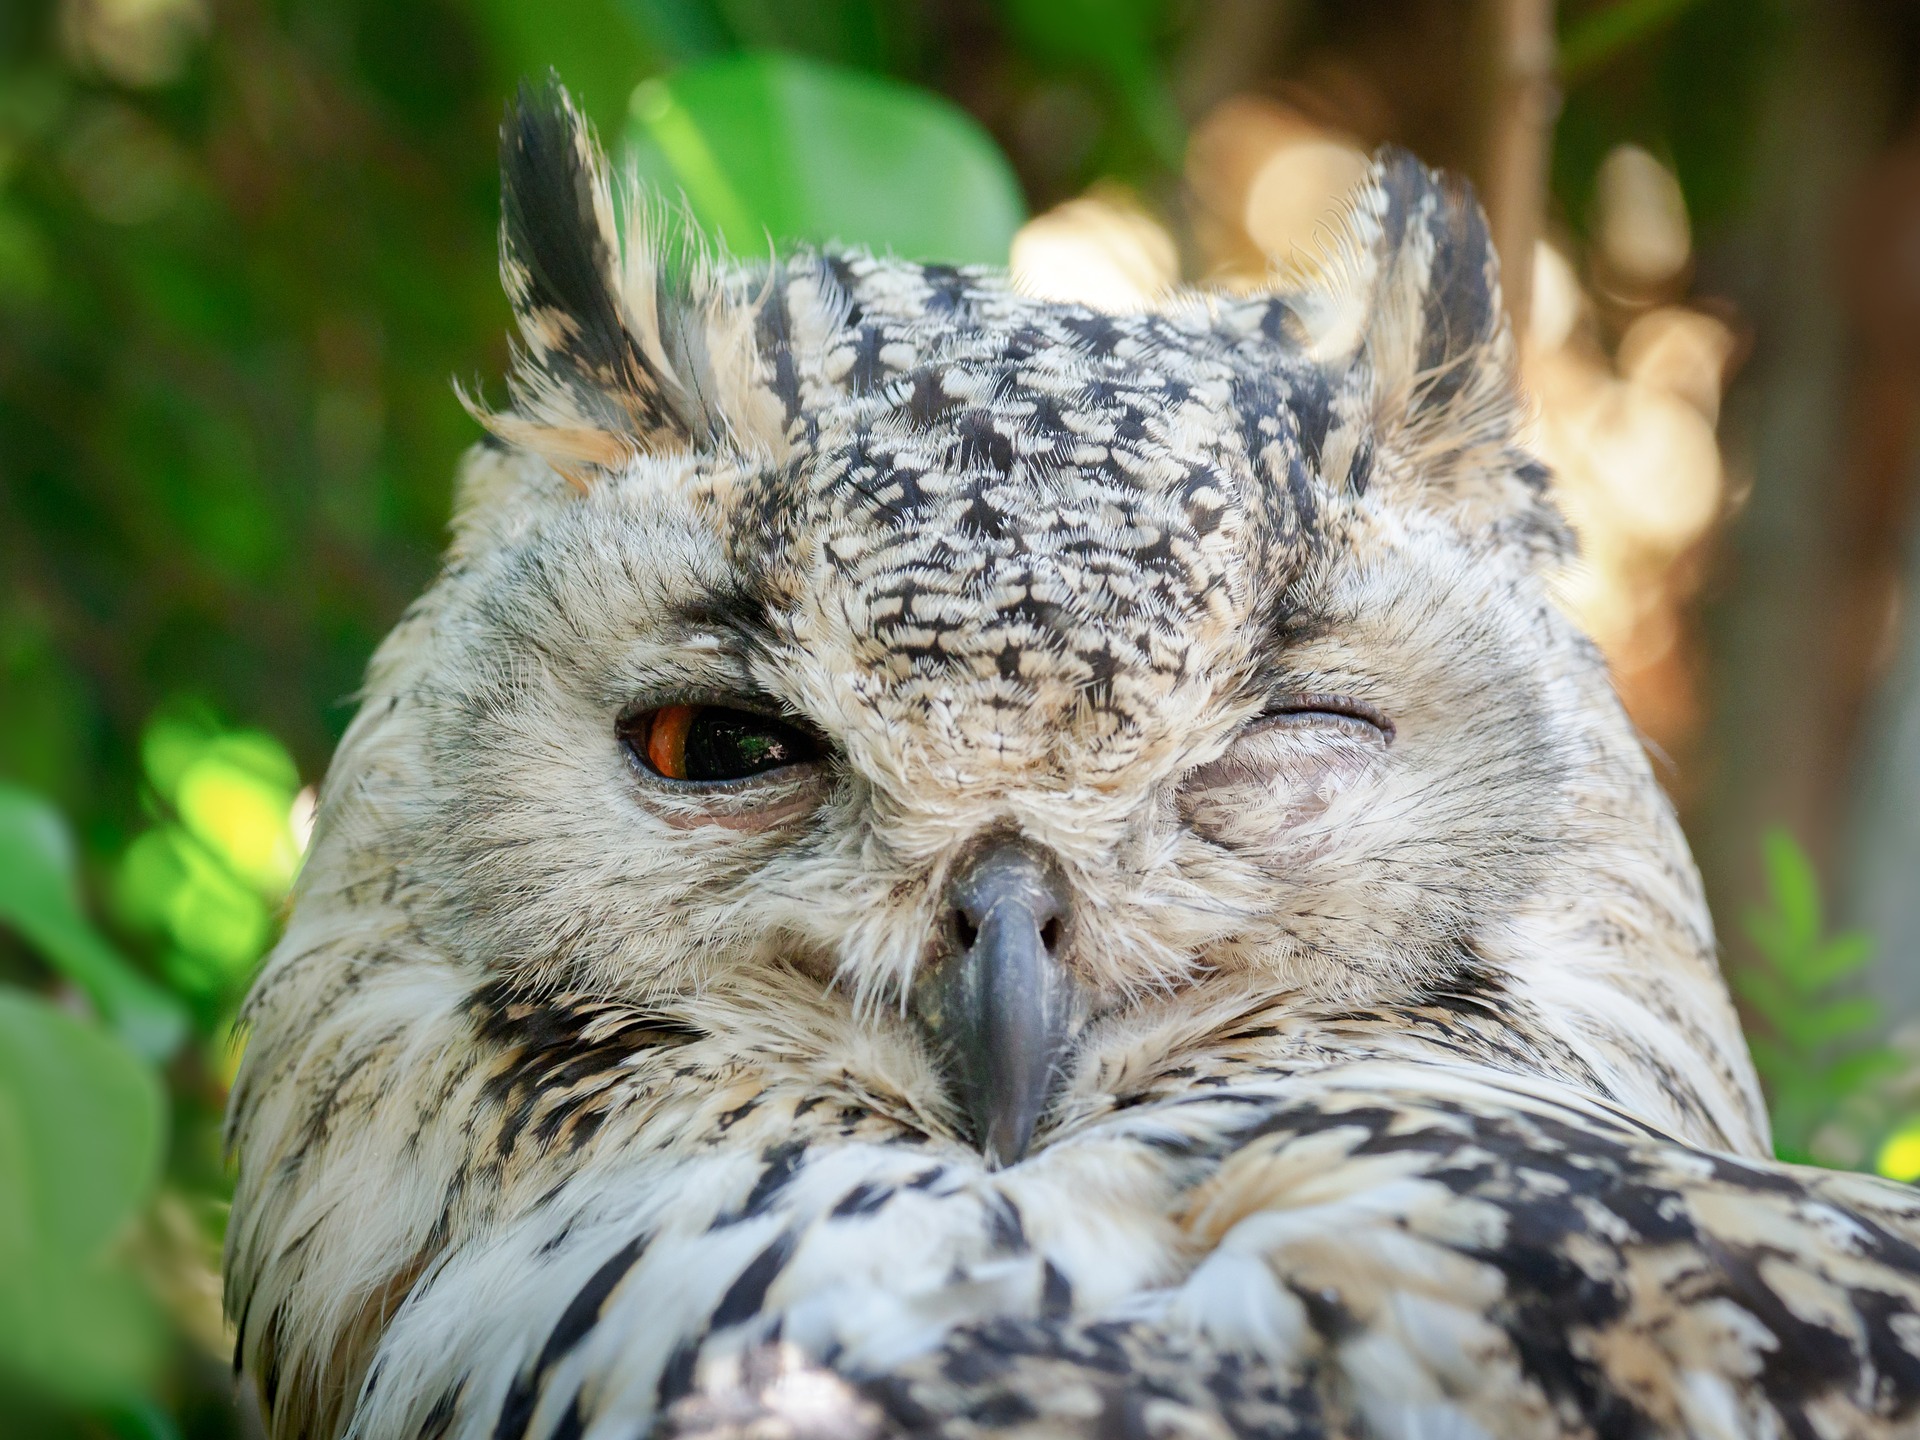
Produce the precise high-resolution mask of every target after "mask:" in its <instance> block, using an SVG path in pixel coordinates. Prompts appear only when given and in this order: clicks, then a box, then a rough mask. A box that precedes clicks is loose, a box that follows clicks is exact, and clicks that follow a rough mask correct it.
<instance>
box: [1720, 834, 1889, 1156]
mask: <svg viewBox="0 0 1920 1440" xmlns="http://www.w3.org/2000/svg"><path fill="white" fill-rule="evenodd" d="M1762 855H1763V858H1764V861H1765V865H1766V874H1767V904H1766V905H1765V906H1764V907H1758V908H1755V909H1753V910H1752V911H1750V912H1749V913H1748V915H1747V916H1746V930H1747V935H1748V937H1749V938H1750V939H1751V940H1752V941H1753V943H1754V947H1755V949H1756V950H1758V952H1759V954H1760V956H1761V958H1762V961H1763V964H1762V965H1761V966H1758V967H1754V968H1749V969H1743V970H1740V971H1737V972H1735V974H1734V975H1733V977H1732V979H1733V987H1734V992H1735V994H1737V995H1738V996H1739V998H1740V999H1741V1000H1742V1001H1744V1002H1745V1003H1746V1005H1747V1006H1748V1007H1749V1009H1751V1010H1752V1012H1753V1013H1754V1014H1755V1015H1756V1016H1757V1017H1758V1018H1759V1020H1760V1026H1759V1027H1758V1028H1751V1029H1750V1030H1749V1034H1748V1037H1747V1042H1748V1046H1749V1048H1750V1049H1751V1050H1752V1052H1753V1063H1754V1068H1755V1069H1757V1070H1758V1071H1759V1072H1760V1078H1761V1081H1762V1082H1763V1083H1764V1084H1765V1086H1766V1088H1767V1099H1768V1108H1769V1109H1770V1110H1771V1111H1772V1113H1773V1143H1774V1149H1775V1151H1776V1152H1777V1153H1778V1154H1779V1156H1780V1158H1781V1159H1782V1160H1792V1161H1795V1162H1798V1163H1801V1164H1829V1165H1832V1164H1847V1163H1852V1164H1855V1165H1857V1164H1859V1163H1860V1162H1861V1161H1862V1160H1863V1159H1864V1158H1865V1155H1866V1154H1867V1153H1868V1149H1869V1143H1868V1142H1869V1141H1870V1140H1877V1139H1878V1138H1879V1136H1878V1135H1874V1134H1869V1135H1868V1136H1866V1137H1858V1132H1860V1131H1862V1130H1865V1131H1868V1132H1884V1131H1885V1129H1886V1128H1887V1125H1888V1117H1887V1116H1886V1115H1885V1114H1884V1113H1883V1110H1884V1104H1883V1103H1882V1102H1883V1098H1884V1097H1883V1096H1882V1094H1881V1092H1880V1085H1881V1082H1883V1081H1885V1080H1887V1079H1889V1078H1891V1077H1892V1076H1894V1075H1896V1074H1898V1073H1900V1071H1901V1070H1902V1069H1903V1068H1905V1062H1903V1059H1902V1056H1901V1055H1900V1053H1899V1052H1898V1051H1896V1050H1894V1049H1892V1048H1890V1047H1889V1046H1887V1045H1884V1044H1881V1043H1878V1042H1879V1040H1880V1038H1881V1034H1882V1031H1883V1030H1884V1025H1883V1023H1882V1017H1881V1015H1880V1007H1879V1005H1878V1004H1877V1003H1876V1002H1875V1001H1874V1000H1873V999H1872V998H1870V997H1869V996H1867V995H1864V994H1862V993H1860V990H1859V980H1860V972H1861V971H1862V970H1864V969H1865V968H1866V967H1867V966H1868V965H1869V964H1871V963H1872V961H1873V940H1872V938H1871V937H1870V936H1867V935H1863V934H1861V933H1859V932H1858V931H1845V932H1842V933H1840V934H1837V935H1829V934H1827V933H1826V930H1827V922H1826V917H1825V914H1824V907H1823V905H1822V902H1821V897H1820V882H1819V879H1818V877H1817V876H1816V875H1815V874H1814V870H1813V864H1812V862H1811V861H1809V860H1808V859H1807V856H1806V852H1805V851H1803V850H1802V849H1801V848H1800V847H1799V845H1797V844H1796V843H1794V840H1793V837H1792V836H1790V835H1788V834H1787V833H1786V832H1785V831H1784V830H1774V831H1772V832H1770V833H1769V834H1768V835H1767V836H1766V838H1765V840H1764V842H1763V845H1762ZM1836 1127H1837V1128H1836ZM1848 1132H1855V1133H1854V1134H1849V1133H1848ZM1850 1142H1851V1143H1850ZM1916 1172H1917V1173H1920V1167H1916ZM1901 1178H1903V1179H1906V1178H1912V1177H1910V1176H1903V1177H1901Z"/></svg>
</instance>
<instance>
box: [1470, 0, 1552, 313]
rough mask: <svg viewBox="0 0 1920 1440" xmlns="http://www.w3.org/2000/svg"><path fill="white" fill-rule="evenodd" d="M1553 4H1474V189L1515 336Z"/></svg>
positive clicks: (1534, 201)
mask: <svg viewBox="0 0 1920 1440" xmlns="http://www.w3.org/2000/svg"><path fill="white" fill-rule="evenodd" d="M1553 13H1554V3H1553V0H1481V15H1480V33H1481V37H1482V40H1481V44H1482V50H1481V54H1482V57H1483V58H1482V62H1481V70H1482V75H1481V89H1482V100H1481V112H1482V113H1481V125H1482V130H1481V144H1480V155H1479V157H1478V164H1477V166H1476V168H1477V170H1478V171H1479V179H1480V189H1481V193H1482V195H1483V196H1484V197H1485V200H1486V206H1487V216H1488V220H1489V222H1490V223H1491V225H1492V228H1493V244H1494V248H1495V249H1496V250H1498V251H1499V252H1500V276H1501V286H1502V289H1503V290H1504V291H1505V294H1506V300H1507V313H1508V314H1509V315H1510V316H1512V318H1513V327H1514V330H1515V332H1516V333H1519V334H1524V333H1525V332H1526V325H1527V312H1528V309H1529V304H1530V301H1531V299H1532V295H1533V245H1534V241H1535V240H1536V239H1537V238H1538V237H1539V234H1540V225H1541V221H1542V218H1543V215H1544V212H1545V209H1546V202H1547V166H1548V161H1549V159H1550V158H1551V154H1552V148H1553V120H1554V115H1555V113H1556V111H1557V110H1558V109H1559V103H1560V102H1559V97H1558V94H1557V93H1556V91H1555V88H1554V26H1553Z"/></svg>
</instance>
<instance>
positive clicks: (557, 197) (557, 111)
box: [500, 75, 632, 368]
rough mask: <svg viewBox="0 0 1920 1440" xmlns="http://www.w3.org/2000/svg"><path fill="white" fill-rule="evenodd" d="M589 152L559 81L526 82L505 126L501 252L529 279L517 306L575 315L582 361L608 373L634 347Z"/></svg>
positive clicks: (517, 296)
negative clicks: (619, 302) (623, 313)
mask: <svg viewBox="0 0 1920 1440" xmlns="http://www.w3.org/2000/svg"><path fill="white" fill-rule="evenodd" d="M592 145H593V142H592V139H591V138H590V136H589V135H588V134H587V133H586V129H585V122H584V121H582V120H581V118H580V117H579V115H578V114H577V113H576V112H575V110H574V108H573V104H572V102H571V100H570V99H569V98H568V96H567V92H566V91H565V90H564V89H563V88H562V87H561V85H560V82H559V80H558V79H557V78H555V77H553V76H551V75H549V76H548V78H547V80H546V82H545V83H544V84H542V85H540V86H538V87H535V86H534V85H533V84H532V83H530V82H528V81H525V80H522V81H521V82H520V89H519V93H518V94H517V95H516V96H515V98H514V103H513V105H512V107H511V108H510V109H509V110H508V112H507V118H506V123H505V124H503V125H502V126H501V127H500V245H501V252H502V260H503V262H506V263H510V264H513V265H517V266H519V267H520V268H521V269H522V270H523V271H524V274H525V279H524V281H523V282H522V285H521V287H519V293H516V294H515V295H514V297H513V299H514V304H515V306H516V307H517V308H520V309H522V310H550V311H556V312H558V313H559V314H562V315H566V316H569V317H570V318H571V319H572V320H573V322H574V324H575V327H576V334H575V337H574V346H575V351H576V354H577V355H578V357H579V358H580V359H581V360H583V361H585V362H587V363H589V364H590V365H593V366H595V367H598V368H611V367H615V366H618V365H620V364H622V363H624V362H625V361H626V359H627V357H628V355H629V353H630V351H631V348H632V347H631V342H630V340H629V338H628V336H627V333H626V327H625V325H624V324H623V323H622V321H621V318H620V311H619V307H618V305H617V303H616V302H615V300H614V295H613V291H612V288H611V287H612V285H613V284H614V256H613V251H612V243H611V237H609V236H608V235H606V234H605V233H604V231H603V229H602V225H603V220H602V217H601V215H600V214H599V207H598V204H597V203H596V201H597V198H598V197H597V194H596V192H597V191H598V190H599V188H600V187H601V185H602V181H601V179H600V177H599V176H598V175H597V174H596V173H595V170H596V157H595V154H594V151H593V148H592ZM510 283H511V282H510Z"/></svg>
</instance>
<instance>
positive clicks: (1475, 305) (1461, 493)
mask: <svg viewBox="0 0 1920 1440" xmlns="http://www.w3.org/2000/svg"><path fill="white" fill-rule="evenodd" d="M1273 303H1275V304H1277V305H1279V306H1280V307H1282V308H1283V309H1284V310H1285V311H1286V312H1287V313H1286V317H1285V321H1284V325H1283V329H1284V330H1285V331H1286V332H1288V333H1290V334H1291V336H1292V337H1293V339H1294V340H1295V341H1296V343H1298V344H1300V345H1301V346H1302V348H1304V349H1305V350H1306V352H1307V353H1308V354H1309V355H1310V356H1312V357H1313V358H1314V359H1315V360H1317V361H1318V362H1319V363H1320V364H1321V365H1323V366H1325V367H1326V369H1327V370H1328V372H1329V374H1330V377H1331V378H1333V379H1334V381H1335V386H1336V389H1337V390H1338V391H1340V392H1342V393H1343V394H1344V396H1345V397H1346V400H1347V403H1346V405H1345V406H1343V407H1342V409H1343V410H1344V411H1345V413H1346V415H1347V416H1348V417H1350V419H1351V422H1352V423H1351V425H1350V426H1349V427H1348V429H1349V433H1348V434H1347V435H1344V436H1341V435H1333V436H1330V437H1329V453H1328V454H1327V456H1326V457H1325V458H1326V461H1327V462H1329V463H1328V464H1327V465H1326V466H1325V468H1326V469H1327V470H1328V471H1329V478H1331V479H1334V480H1335V481H1336V482H1338V481H1340V480H1342V479H1346V480H1349V481H1350V482H1351V483H1353V484H1354V485H1355V486H1356V487H1364V486H1366V485H1369V484H1372V485H1381V486H1391V487H1396V488H1398V489H1400V490H1402V491H1403V492H1404V493H1405V494H1406V495H1407V497H1408V498H1409V499H1410V500H1413V501H1415V502H1416V503H1420V504H1423V505H1425V506H1428V507H1429V508H1437V509H1441V510H1445V511H1448V512H1450V513H1452V514H1453V515H1454V516H1455V518H1456V519H1457V520H1459V522H1460V523H1461V524H1462V525H1463V526H1465V527H1468V528H1472V529H1474V530H1476V531H1490V532H1491V533H1493V534H1495V535H1499V536H1504V537H1508V538H1513V537H1516V536H1520V537H1523V538H1524V540H1525V543H1526V547H1527V548H1528V549H1529V550H1534V551H1543V550H1544V551H1548V552H1552V553H1555V554H1558V553H1560V552H1562V551H1563V550H1564V549H1565V548H1566V544H1567V542H1566V538H1565V535H1564V527H1563V525H1562V523H1561V521H1560V519H1559V517H1558V515H1557V514H1556V513H1555V512H1554V511H1553V509H1552V506H1551V505H1550V504H1549V503H1548V502H1547V500H1546V496H1545V490H1546V479H1547V476H1546V471H1545V470H1544V468H1543V467H1541V466H1540V465H1539V464H1538V463H1536V462H1535V461H1534V460H1533V459H1532V457H1531V456H1529V455H1528V454H1527V453H1526V451H1525V450H1524V449H1523V447H1522V446H1521V444H1520V441H1519V434H1520V430H1521V426H1522V421H1523V419H1524V416H1525V413H1526V412H1525V404H1524V401H1523V399H1522V397H1521V392H1520V386H1519V380H1518V376H1517V374H1516V367H1515V352H1514V343H1513V334H1512V330H1511V328H1510V327H1509V325H1508V323H1507V316H1506V310H1505V307H1504V305H1503V303H1502V300H1501V294H1500V262H1499V259H1498V256H1497V255H1496V254H1495V251H1494V248H1493V240H1492V236H1491V235H1490V233H1489V232H1488V228H1487V220H1486V216H1485V214H1484V213H1483V212H1482V211H1481V209H1480V204H1479V201H1478V200H1477V199H1476V198H1475V196H1474V193H1473V187H1472V186H1471V185H1469V184H1468V183H1467V182H1466V181H1464V180H1461V179H1458V178H1456V177H1453V176H1449V175H1444V174H1441V173H1439V172H1437V171H1433V170H1429V169H1428V168H1427V167H1426V166H1425V165H1422V164H1421V163H1420V162H1419V161H1418V160H1416V159H1415V158H1414V157H1413V156H1411V155H1409V154H1407V153H1406V152H1405V151H1403V150H1398V149H1394V148H1391V147H1389V148H1386V149H1383V150H1381V151H1380V152H1379V153H1378V154H1376V155H1375V157H1374V161H1373V165H1372V167H1371V169H1370V171H1369V172H1368V175H1367V178H1366V180H1365V181H1364V182H1363V183H1362V184H1361V185H1360V187H1359V188H1358V189H1357V190H1356V191H1355V192H1354V194H1353V196H1352V197H1351V198H1350V199H1349V201H1348V202H1347V207H1346V210H1345V213H1344V214H1343V215H1342V217H1341V218H1340V220H1339V221H1338V222H1337V224H1336V226H1335V231H1334V236H1333V241H1332V244H1331V245H1330V246H1329V247H1328V253H1326V254H1325V255H1324V256H1323V257H1321V263H1320V264H1319V265H1318V266H1316V267H1314V268H1313V270H1312V271H1311V272H1309V273H1307V274H1305V275H1302V276H1297V277H1296V278H1295V280H1294V283H1293V284H1292V285H1291V286H1285V287H1283V290H1282V293H1281V295H1280V296H1279V297H1277V299H1276V300H1275V301H1274V302H1273Z"/></svg>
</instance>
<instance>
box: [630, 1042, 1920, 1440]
mask: <svg viewBox="0 0 1920 1440" xmlns="http://www.w3.org/2000/svg"><path fill="white" fill-rule="evenodd" d="M1236 1129H1237V1133H1234V1132H1226V1133H1224V1134H1223V1137H1222V1143H1223V1144H1225V1145H1227V1146H1229V1147H1230V1149H1229V1150H1228V1153H1227V1154H1226V1155H1225V1157H1224V1159H1223V1160H1222V1162H1221V1163H1220V1165H1219V1166H1218V1168H1217V1169H1215V1170H1214V1171H1213V1172H1212V1174H1211V1176H1210V1177H1209V1178H1208V1179H1206V1180H1204V1181H1203V1182H1202V1183H1201V1184H1200V1185H1199V1186H1198V1187H1196V1188H1195V1189H1194V1190H1193V1191H1192V1192H1191V1194H1190V1197H1189V1202H1188V1204H1187V1206H1186V1207H1185V1211H1184V1213H1183V1215H1182V1216H1181V1223H1182V1226H1183V1228H1184V1230H1185V1233H1186V1235H1187V1237H1188V1239H1189V1240H1190V1242H1191V1243H1192V1245H1193V1247H1194V1251H1195V1253H1196V1254H1197V1255H1198V1256H1199V1257H1200V1258H1199V1259H1198V1261H1197V1263H1196V1264H1195V1266H1194V1268H1193V1269H1192V1270H1191V1272H1190V1273H1189V1275H1188V1277H1187V1278H1186V1279H1185V1280H1184V1281H1183V1282H1182V1283H1181V1284H1179V1285H1178V1286H1177V1287H1174V1288H1171V1289H1169V1290H1167V1291H1165V1292H1161V1293H1156V1294H1154V1295H1151V1296H1148V1297H1143V1298H1142V1300H1141V1301H1140V1302H1139V1304H1138V1305H1136V1306H1134V1307H1132V1308H1131V1309H1130V1310H1129V1311H1128V1312H1127V1313H1117V1314H1111V1315H1107V1316H1104V1317H1086V1316H1076V1317H1068V1316H1060V1317H1057V1318H1046V1317H1040V1318H1032V1317H1028V1318H1022V1319H1018V1320H1014V1319H1008V1320H989V1321H985V1322H977V1323H973V1324H969V1325H967V1326H964V1327H962V1328H960V1329H957V1330H955V1331H953V1332H952V1333H951V1334H949V1335H948V1336H947V1337H946V1339H945V1341H944V1342H943V1344H942V1345H941V1346H940V1347H939V1348H938V1349H937V1350H935V1351H933V1352H931V1353H927V1354H924V1355H921V1356H919V1357H917V1358H915V1359H914V1360H912V1361H910V1362H909V1363H907V1364H905V1365H903V1366H901V1367H900V1368H898V1369H896V1370H894V1371H892V1372H890V1373H888V1374H885V1375H881V1376H871V1375H868V1376H845V1377H843V1376H840V1375H836V1374H834V1373H832V1371H831V1370H830V1369H829V1368H827V1367H823V1366H819V1365H814V1364H810V1363H809V1362H806V1361H804V1360H801V1359H800V1358H799V1357H798V1356H797V1355H796V1354H794V1353H793V1352H791V1351H790V1350H788V1351H782V1350H781V1349H780V1348H779V1347H777V1346H776V1347H771V1348H769V1349H766V1350H763V1351H762V1352H759V1353H758V1354H756V1355H750V1356H747V1357H745V1358H744V1359H736V1360H735V1361H733V1362H730V1363H729V1364H728V1365H727V1366H725V1367H721V1369H720V1370H718V1371H716V1372H715V1373H712V1374H708V1375H706V1376H704V1377H703V1380H702V1383H701V1385H700V1386H699V1387H698V1388H697V1389H696V1390H695V1391H694V1392H693V1393H692V1394H690V1395H687V1396H685V1397H683V1398H682V1399H681V1400H680V1401H679V1402H678V1403H677V1404H676V1405H675V1406H674V1407H673V1408H672V1409H671V1410H669V1412H668V1413H667V1414H666V1415H665V1416H664V1417H663V1421H662V1431H663V1432H664V1433H666V1434H670V1435H673V1436H676V1437H694V1436H698V1437H701V1440H720V1437H723V1436H724V1437H740V1440H745V1437H747V1436H775V1435H780V1436H791V1437H794V1440H811V1437H814V1436H819V1437H822V1440H824V1437H826V1436H829V1435H836V1436H837V1435H846V1436H849V1437H855V1440H878V1437H881V1436H896V1435H897V1436H942V1437H948V1436H951V1437H960V1436H981V1437H984V1436H1006V1437H1015V1436H1020V1437H1040V1436H1048V1437H1067V1436H1087V1437H1095V1436H1099V1437H1109V1436H1125V1437H1141V1440H1145V1437H1169V1436H1180V1437H1188V1436H1191V1437H1203V1436H1204V1437H1229V1436H1254V1435H1258V1436H1272V1437H1300V1440H1306V1437H1330V1436H1345V1435H1366V1436H1380V1437H1408V1440H1412V1437H1422V1440H1426V1437H1437V1436H1443V1437H1455V1436H1462V1437H1464V1436H1488V1437H1503V1440H1504V1437H1529V1440H1531V1437H1546V1436H1593V1435H1636V1436H1637V1435H1649V1436H1653V1435H1657V1436H1690V1437H1692V1436H1699V1437H1707V1436H1712V1437H1727V1440H1733V1437H1746V1436H1772V1435H1782V1436H1785V1435H1793V1436H1803V1435H1804V1436H1823V1437H1824V1436H1860V1437H1871V1436H1895V1435H1913V1434H1920V1248H1916V1240H1917V1239H1920V1193H1917V1192H1915V1191H1914V1190H1912V1189H1910V1188H1909V1187H1906V1186H1901V1185H1896V1184H1893V1183H1892V1182H1887V1181H1881V1180H1877V1179H1874V1178H1872V1177H1865V1176H1856V1175H1843V1174H1837V1173H1833V1172H1827V1171H1819V1170H1812V1169H1805V1168H1800V1167H1794V1166H1786V1165H1775V1164H1765V1163H1757V1162H1753V1161H1749V1160H1743V1159H1736V1158H1733V1157H1730V1156H1727V1155H1722V1154H1716V1153H1710V1152H1706V1151H1702V1150H1698V1149H1694V1148H1691V1147H1689V1146H1686V1145H1682V1144H1680V1143H1678V1142H1676V1141H1674V1140H1672V1139H1670V1138H1668V1137H1666V1136H1664V1135H1661V1134H1659V1133H1658V1132H1655V1131H1653V1130H1650V1129H1648V1128H1646V1127H1644V1126H1641V1125H1639V1124H1637V1123H1636V1122H1634V1121H1633V1120H1631V1119H1629V1118H1627V1117H1624V1116H1621V1115H1618V1114H1615V1113H1611V1112H1609V1111H1607V1110H1605V1109H1604V1108H1602V1107H1598V1106H1593V1105H1588V1104H1585V1103H1568V1104H1559V1103H1554V1102H1547V1101H1542V1100H1541V1099H1540V1098H1539V1097H1538V1096H1537V1095H1532V1094H1529V1093H1526V1092H1522V1091H1518V1090H1513V1091H1508V1090H1505V1089H1504V1088H1503V1087H1501V1086H1499V1085H1495V1084H1488V1083H1486V1082H1484V1081H1481V1080H1464V1079H1463V1080H1462V1081H1461V1082H1460V1083H1459V1084H1458V1085H1456V1086H1447V1085H1442V1086H1441V1087H1440V1088H1439V1093H1436V1092H1435V1088H1434V1086H1433V1084H1432V1083H1431V1080H1430V1079H1429V1080H1427V1081H1425V1082H1423V1083H1422V1086H1421V1088H1420V1090H1418V1091H1414V1090H1409V1089H1402V1088H1397V1087H1394V1086H1391V1085H1386V1086H1382V1085H1378V1084H1375V1083H1371V1082H1370V1081H1368V1080H1367V1079H1366V1077H1364V1076H1359V1075H1332V1076H1325V1077H1301V1078H1297V1079H1296V1080H1295V1081H1293V1082H1291V1083H1290V1084H1289V1085H1288V1086H1287V1087H1286V1088H1285V1090H1284V1091H1283V1092H1277V1093H1276V1095H1275V1096H1274V1098H1273V1100H1272V1103H1271V1104H1269V1105H1268V1106H1266V1107H1264V1108H1262V1109H1260V1110H1259V1111H1258V1113H1257V1114H1255V1115H1252V1116H1248V1117H1246V1118H1245V1119H1244V1121H1243V1122H1242V1123H1241V1124H1239V1125H1238V1126H1237V1127H1236Z"/></svg>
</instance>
